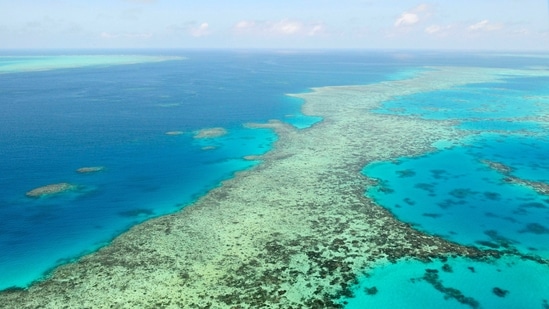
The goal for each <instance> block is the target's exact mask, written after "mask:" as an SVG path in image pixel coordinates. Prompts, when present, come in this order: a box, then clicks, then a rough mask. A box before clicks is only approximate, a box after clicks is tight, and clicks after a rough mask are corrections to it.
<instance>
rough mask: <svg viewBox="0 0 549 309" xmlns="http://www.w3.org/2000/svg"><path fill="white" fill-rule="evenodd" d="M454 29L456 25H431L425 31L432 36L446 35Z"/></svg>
mask: <svg viewBox="0 0 549 309" xmlns="http://www.w3.org/2000/svg"><path fill="white" fill-rule="evenodd" d="M452 29H455V27H454V25H444V26H441V25H430V26H428V27H426V28H425V29H424V30H423V32H425V33H427V34H428V35H432V36H438V37H446V36H448V35H450V34H451V33H452Z"/></svg>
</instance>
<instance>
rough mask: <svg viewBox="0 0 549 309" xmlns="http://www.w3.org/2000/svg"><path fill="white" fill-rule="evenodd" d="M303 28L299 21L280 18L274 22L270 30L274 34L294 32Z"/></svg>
mask: <svg viewBox="0 0 549 309" xmlns="http://www.w3.org/2000/svg"><path fill="white" fill-rule="evenodd" d="M302 28H303V25H302V24H301V23H300V22H296V21H289V20H281V21H279V22H276V23H274V24H273V25H272V26H271V27H270V30H271V31H272V32H273V33H276V34H295V33H297V32H299V31H300V30H301V29H302Z"/></svg>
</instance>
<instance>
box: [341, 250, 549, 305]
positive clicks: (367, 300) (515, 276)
mask: <svg viewBox="0 0 549 309" xmlns="http://www.w3.org/2000/svg"><path fill="white" fill-rule="evenodd" d="M547 278H549V267H548V266H547V265H540V264H537V263H535V262H532V261H528V260H519V259H515V258H509V257H507V258H503V259H500V260H487V261H474V260H469V259H465V258H449V259H447V260H445V261H440V260H437V261H433V262H430V263H425V262H420V261H416V260H403V261H400V262H397V263H396V264H383V265H379V266H378V267H376V268H374V269H373V270H372V271H369V272H368V274H367V276H364V277H363V278H361V279H360V284H359V285H357V286H355V288H354V289H353V295H354V297H353V298H350V299H342V300H341V303H345V308H348V309H355V308H356V309H359V308H360V309H362V308H456V309H458V308H459V309H461V308H547V306H549V285H548V284H547Z"/></svg>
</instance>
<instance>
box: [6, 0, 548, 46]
mask: <svg viewBox="0 0 549 309" xmlns="http://www.w3.org/2000/svg"><path fill="white" fill-rule="evenodd" d="M60 48H74V49H87V48H94V49H102V48H290V49H326V48H345V49H348V48H351V49H451V50H462V49H463V50H501V51H513V50H532V51H549V0H439V1H436V0H433V1H421V0H419V1H415V0H314V1H313V0H276V1H262V0H193V1H188V0H90V1H84V0H16V1H14V0H0V49H60Z"/></svg>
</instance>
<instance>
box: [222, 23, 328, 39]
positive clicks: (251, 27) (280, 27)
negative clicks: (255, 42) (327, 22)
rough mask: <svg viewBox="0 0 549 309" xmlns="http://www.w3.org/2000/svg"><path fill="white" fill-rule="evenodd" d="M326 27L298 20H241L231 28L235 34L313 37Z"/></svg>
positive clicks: (322, 31) (321, 24)
mask: <svg viewBox="0 0 549 309" xmlns="http://www.w3.org/2000/svg"><path fill="white" fill-rule="evenodd" d="M325 30H326V27H325V26H324V24H323V23H320V22H316V23H305V22H302V21H298V20H289V19H283V20H277V21H251V20H242V21H239V22H237V23H236V24H235V25H234V26H233V31H234V32H235V33H237V34H251V35H261V36H264V35H277V36H293V35H308V36H315V35H319V34H322V33H324V32H325Z"/></svg>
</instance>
